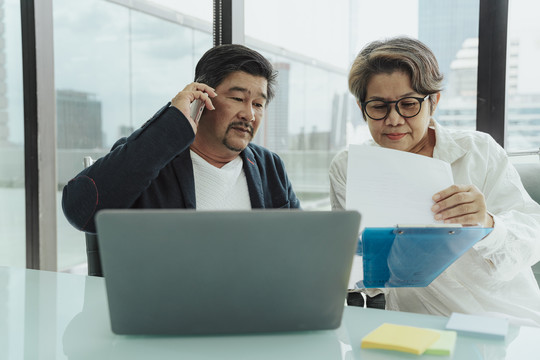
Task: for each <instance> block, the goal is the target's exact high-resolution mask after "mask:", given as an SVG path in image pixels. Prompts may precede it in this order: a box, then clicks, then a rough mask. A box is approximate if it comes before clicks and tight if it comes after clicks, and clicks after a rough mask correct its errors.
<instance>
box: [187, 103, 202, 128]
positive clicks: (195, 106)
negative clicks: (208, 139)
mask: <svg viewBox="0 0 540 360" xmlns="http://www.w3.org/2000/svg"><path fill="white" fill-rule="evenodd" d="M204 108H205V103H204V102H203V101H201V100H198V99H197V100H195V101H193V102H192V103H191V105H190V114H189V115H190V116H191V118H192V119H193V121H195V124H198V123H199V120H200V118H201V115H202V112H203V110H204Z"/></svg>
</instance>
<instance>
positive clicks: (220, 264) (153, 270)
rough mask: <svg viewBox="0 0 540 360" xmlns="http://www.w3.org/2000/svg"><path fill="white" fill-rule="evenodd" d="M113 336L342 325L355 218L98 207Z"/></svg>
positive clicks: (325, 213)
mask: <svg viewBox="0 0 540 360" xmlns="http://www.w3.org/2000/svg"><path fill="white" fill-rule="evenodd" d="M96 226H97V233H98V242H99V249H100V254H101V261H102V266H103V273H104V276H105V283H106V289H107V297H108V303H109V312H110V319H111V326H112V331H113V332H114V333H117V334H183V335H198V334H239V333H256V332H286V331H304V330H320V329H335V328H337V327H339V326H340V323H341V317H342V313H343V307H344V303H345V297H346V292H347V284H348V279H349V274H350V271H351V266H352V260H353V256H354V253H355V251H356V246H357V243H358V231H359V226H360V214H359V213H358V212H356V211H334V212H330V211H301V210H252V211H221V212H220V211H194V210H182V209H174V210H171V209H167V210H165V209H161V210H103V211H101V212H99V213H98V214H97V216H96Z"/></svg>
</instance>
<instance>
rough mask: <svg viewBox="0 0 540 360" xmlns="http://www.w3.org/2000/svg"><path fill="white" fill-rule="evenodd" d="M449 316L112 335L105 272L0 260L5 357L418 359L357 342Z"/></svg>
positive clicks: (523, 330) (535, 333) (521, 347)
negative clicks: (321, 327)
mask: <svg viewBox="0 0 540 360" xmlns="http://www.w3.org/2000/svg"><path fill="white" fill-rule="evenodd" d="M306 301H309V297H307V298H306ZM446 321H447V318H445V317H440V316H430V315H419V314H411V313H400V312H392V311H384V310H377V309H363V308H354V307H346V308H345V311H344V315H343V323H342V325H341V327H340V328H338V329H336V330H326V331H309V332H299V333H280V334H257V335H238V336H232V335H229V336H183V337H180V336H125V335H115V334H113V333H112V332H111V330H110V324H109V314H108V307H107V301H106V297H105V283H104V280H103V279H102V278H96V277H87V276H82V275H72V274H63V273H55V272H47V271H36V270H26V269H16V268H7V267H0V358H2V359H23V358H27V359H102V358H106V359H130V360H136V359H149V358H152V359H169V358H173V357H174V358H189V359H195V360H197V359H255V358H256V359H325V360H330V359H347V360H350V359H360V358H361V359H403V358H418V357H417V356H415V355H410V354H404V353H399V352H390V351H384V350H373V349H361V348H360V342H361V339H362V337H364V336H365V335H366V334H367V333H369V332H370V331H372V330H373V329H375V328H376V327H378V326H379V325H380V324H382V323H384V322H389V323H395V324H402V325H410V326H421V327H428V328H433V329H443V328H444V325H445V324H446ZM538 339H540V328H530V327H517V326H511V331H510V333H509V336H508V338H507V339H506V340H505V341H500V340H495V339H489V338H482V337H474V336H464V335H458V340H457V343H456V349H455V352H454V355H453V356H452V358H453V359H460V360H462V359H527V358H531V357H530V356H531V354H540V342H539V341H538ZM421 358H422V359H432V358H433V359H441V357H438V356H426V355H424V356H422V357H421ZM446 358H447V357H446Z"/></svg>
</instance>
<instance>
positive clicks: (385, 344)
mask: <svg viewBox="0 0 540 360" xmlns="http://www.w3.org/2000/svg"><path fill="white" fill-rule="evenodd" d="M440 337H441V333H440V332H439V331H436V330H430V329H424V328H418V327H413V326H404V325H395V324H388V323H385V324H382V325H381V326H379V327H378V328H376V329H375V330H373V331H372V332H370V333H369V334H367V335H366V336H364V338H363V339H362V348H364V349H386V350H395V351H403V352H408V353H411V354H417V355H421V354H423V353H424V351H426V349H427V348H428V347H430V346H431V345H432V344H434V343H435V342H436V341H437V340H439V339H440Z"/></svg>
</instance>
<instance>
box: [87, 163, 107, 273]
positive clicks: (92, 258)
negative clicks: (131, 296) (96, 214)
mask: <svg viewBox="0 0 540 360" xmlns="http://www.w3.org/2000/svg"><path fill="white" fill-rule="evenodd" d="M94 161H95V160H94V159H92V158H91V157H90V156H85V157H84V159H83V163H84V167H85V168H87V167H89V166H90V165H92V164H93V163H94ZM84 235H85V237H86V258H87V262H88V275H89V276H101V277H103V270H102V268H101V257H100V256H99V245H98V239H97V235H95V234H88V233H85V234H84Z"/></svg>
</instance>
